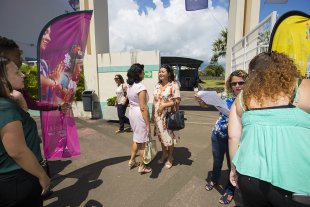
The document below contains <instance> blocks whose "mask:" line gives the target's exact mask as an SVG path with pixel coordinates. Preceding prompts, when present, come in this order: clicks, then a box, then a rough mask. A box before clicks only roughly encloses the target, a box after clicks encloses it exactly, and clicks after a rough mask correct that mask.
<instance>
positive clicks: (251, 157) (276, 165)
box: [228, 52, 310, 207]
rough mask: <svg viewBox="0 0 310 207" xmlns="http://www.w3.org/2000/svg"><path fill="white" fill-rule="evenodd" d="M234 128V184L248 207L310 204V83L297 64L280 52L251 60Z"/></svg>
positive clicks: (231, 137) (231, 129)
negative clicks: (303, 76)
mask: <svg viewBox="0 0 310 207" xmlns="http://www.w3.org/2000/svg"><path fill="white" fill-rule="evenodd" d="M228 128H229V130H228V131H229V153H230V158H231V159H232V163H233V164H232V166H231V172H230V180H231V183H232V184H233V185H234V186H237V185H238V186H239V189H240V191H241V193H242V199H243V204H244V206H246V207H247V206H251V207H289V206H290V207H291V206H292V207H294V206H296V207H297V206H298V207H303V206H308V207H309V206H310V199H309V195H310V179H309V175H310V150H309V149H310V80H306V79H303V80H302V79H301V75H300V73H299V71H298V69H297V67H296V66H295V64H294V62H293V60H291V59H290V58H288V56H286V55H285V54H281V53H277V52H272V53H270V54H269V53H261V54H259V55H257V56H255V57H254V58H253V59H252V60H251V62H250V64H249V79H248V81H247V84H246V86H245V87H244V89H243V91H242V92H241V93H240V94H239V96H238V98H237V99H236V101H235V102H234V104H233V105H232V107H231V110H230V115H229V126H228ZM294 193H296V194H294ZM307 195H308V196H307ZM307 199H308V200H307ZM301 202H303V203H304V204H302V203H301Z"/></svg>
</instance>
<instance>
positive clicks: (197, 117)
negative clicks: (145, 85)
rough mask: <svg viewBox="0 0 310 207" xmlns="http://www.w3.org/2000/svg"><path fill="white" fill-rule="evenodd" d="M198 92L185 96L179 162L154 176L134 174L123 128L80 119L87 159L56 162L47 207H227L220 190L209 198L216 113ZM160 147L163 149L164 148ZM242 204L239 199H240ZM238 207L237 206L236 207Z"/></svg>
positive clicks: (52, 164) (155, 171)
mask: <svg viewBox="0 0 310 207" xmlns="http://www.w3.org/2000/svg"><path fill="white" fill-rule="evenodd" d="M192 97H193V92H182V98H183V99H182V100H183V101H182V106H181V109H183V110H185V114H186V118H187V120H186V127H185V129H183V130H182V131H181V143H180V144H178V145H177V146H176V147H175V155H174V157H175V160H174V163H173V167H172V168H171V169H169V170H167V169H165V168H163V166H162V165H159V164H157V163H156V161H157V160H158V159H159V157H160V153H159V154H158V155H157V157H156V158H155V160H154V161H153V162H152V163H151V164H150V166H151V167H152V169H153V172H152V173H150V174H145V175H140V174H138V172H137V168H134V169H132V170H129V169H128V166H127V163H128V160H129V158H130V156H129V155H130V152H131V145H132V133H130V132H127V133H122V134H118V135H115V133H114V131H115V130H117V128H118V123H115V122H107V121H103V120H90V119H82V118H77V119H76V123H77V127H78V133H79V139H80V144H81V151H82V154H81V156H80V157H78V158H73V159H62V160H53V161H50V169H51V174H52V189H53V191H54V193H53V194H52V195H51V196H50V197H49V198H48V199H47V200H45V202H44V205H45V206H46V207H62V206H72V207H76V206H87V207H88V206H96V207H99V206H104V207H121V206H126V207H131V206H134V207H136V206H141V207H160V206H170V207H174V206H178V207H183V206H191V207H192V206H207V207H209V206H210V207H211V206H212V207H213V206H222V205H220V204H219V203H218V199H219V198H220V192H222V184H223V183H225V177H226V176H227V170H226V169H227V167H226V164H224V167H223V169H224V171H223V174H224V178H223V179H222V182H221V183H220V184H221V185H220V187H218V188H216V189H214V190H212V191H210V192H207V191H206V190H205V189H204V185H205V183H206V179H207V178H208V176H209V175H210V170H211V169H212V154H211V146H210V133H211V129H212V127H213V125H214V123H215V121H216V119H217V116H218V114H217V112H216V111H214V110H212V109H211V110H210V111H208V110H202V109H201V108H200V107H199V106H198V105H197V103H196V102H195V101H194V100H193V98H192ZM158 146H160V145H159V143H158ZM236 200H238V199H236ZM226 206H235V202H234V201H233V202H232V203H231V204H230V205H226Z"/></svg>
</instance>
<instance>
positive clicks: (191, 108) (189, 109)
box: [180, 105, 217, 111]
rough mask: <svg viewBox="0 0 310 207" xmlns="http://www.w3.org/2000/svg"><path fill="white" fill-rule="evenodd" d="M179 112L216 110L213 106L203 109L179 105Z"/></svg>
mask: <svg viewBox="0 0 310 207" xmlns="http://www.w3.org/2000/svg"><path fill="white" fill-rule="evenodd" d="M180 110H185V111H217V109H216V108H215V107H213V106H209V107H206V108H203V107H201V106H191V105H183V106H182V105H180Z"/></svg>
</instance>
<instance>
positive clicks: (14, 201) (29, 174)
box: [0, 55, 50, 207]
mask: <svg viewBox="0 0 310 207" xmlns="http://www.w3.org/2000/svg"><path fill="white" fill-rule="evenodd" d="M23 87H24V75H23V74H21V73H20V72H19V71H18V67H17V66H16V64H15V63H14V62H13V61H10V60H9V59H7V58H5V57H3V56H1V55H0V117H1V119H0V206H36V207H40V206H43V199H42V196H41V195H42V194H44V193H46V192H47V191H48V188H49V186H50V178H49V177H48V176H47V174H46V173H45V171H44V170H43V168H42V167H41V166H40V164H39V160H42V155H41V151H40V145H39V135H38V131H37V126H36V122H35V121H34V120H33V119H32V118H31V116H30V115H29V113H27V112H25V111H24V110H23V109H22V108H21V107H20V106H19V104H18V103H16V102H15V101H14V100H13V99H12V98H11V95H10V94H11V93H12V91H13V90H20V89H22V88H23Z"/></svg>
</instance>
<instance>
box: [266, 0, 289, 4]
mask: <svg viewBox="0 0 310 207" xmlns="http://www.w3.org/2000/svg"><path fill="white" fill-rule="evenodd" d="M286 3H287V0H265V4H286Z"/></svg>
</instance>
